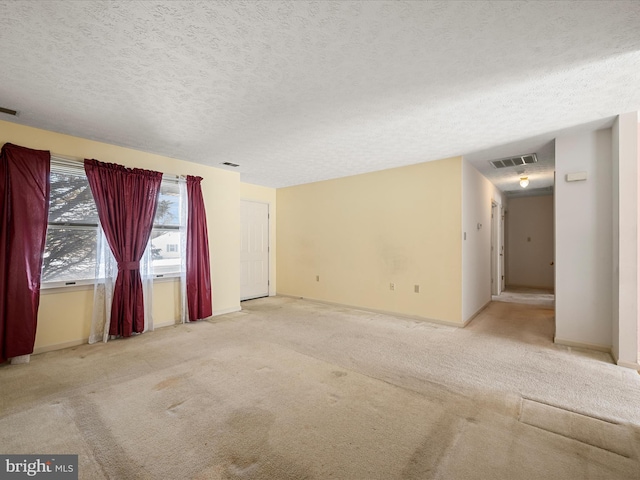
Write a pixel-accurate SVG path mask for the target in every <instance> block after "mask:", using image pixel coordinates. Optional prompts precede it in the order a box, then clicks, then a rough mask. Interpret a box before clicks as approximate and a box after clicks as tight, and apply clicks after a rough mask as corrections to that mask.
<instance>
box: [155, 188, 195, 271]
mask: <svg viewBox="0 0 640 480" xmlns="http://www.w3.org/2000/svg"><path fill="white" fill-rule="evenodd" d="M185 204H186V189H185V188H184V182H183V183H182V184H180V183H179V181H178V180H177V179H166V178H163V179H162V184H161V185H160V196H159V197H158V210H157V211H156V217H155V219H154V220H153V230H152V232H151V255H152V257H153V260H152V264H153V274H154V275H156V276H167V275H177V274H179V273H180V271H181V268H182V267H181V265H182V260H183V258H182V257H183V249H181V248H180V246H181V245H182V243H183V242H182V239H183V238H184V235H185V233H184V229H185V227H186V224H187V222H186V218H185V217H186V214H185V212H184V208H183V205H185Z"/></svg>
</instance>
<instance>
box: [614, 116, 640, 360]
mask: <svg viewBox="0 0 640 480" xmlns="http://www.w3.org/2000/svg"><path fill="white" fill-rule="evenodd" d="M612 136H613V139H612V159H613V174H614V176H613V205H612V213H613V218H614V222H613V225H612V232H613V269H612V274H613V305H612V317H613V322H612V328H611V330H612V353H613V356H614V358H615V360H616V361H617V363H618V364H619V365H623V366H627V367H632V368H637V366H638V363H637V361H638V113H637V112H632V113H625V114H622V115H620V116H619V117H618V118H617V119H616V121H615V124H614V126H613V128H612Z"/></svg>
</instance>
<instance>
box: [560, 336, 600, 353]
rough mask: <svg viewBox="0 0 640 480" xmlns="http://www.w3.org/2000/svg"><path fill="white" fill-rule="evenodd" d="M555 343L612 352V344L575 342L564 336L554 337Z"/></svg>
mask: <svg viewBox="0 0 640 480" xmlns="http://www.w3.org/2000/svg"><path fill="white" fill-rule="evenodd" d="M553 343H557V344H558V345H564V346H566V347H576V348H586V349H588V350H597V351H598V352H604V353H611V345H598V344H595V343H583V342H574V341H572V340H565V339H564V338H558V337H554V339H553Z"/></svg>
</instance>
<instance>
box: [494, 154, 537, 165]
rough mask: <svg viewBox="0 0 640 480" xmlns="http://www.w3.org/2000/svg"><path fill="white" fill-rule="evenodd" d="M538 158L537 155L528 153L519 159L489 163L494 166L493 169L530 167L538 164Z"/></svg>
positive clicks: (512, 158)
mask: <svg viewBox="0 0 640 480" xmlns="http://www.w3.org/2000/svg"><path fill="white" fill-rule="evenodd" d="M537 161H538V157H536V154H535V153H528V154H526V155H521V156H519V157H509V158H503V159H502V160H491V161H490V162H489V163H490V164H491V165H493V168H507V167H519V166H521V165H530V164H532V163H536V162H537Z"/></svg>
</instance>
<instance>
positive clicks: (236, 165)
mask: <svg viewBox="0 0 640 480" xmlns="http://www.w3.org/2000/svg"><path fill="white" fill-rule="evenodd" d="M222 165H226V166H227V167H239V166H240V165H238V164H237V163H231V162H222Z"/></svg>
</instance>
